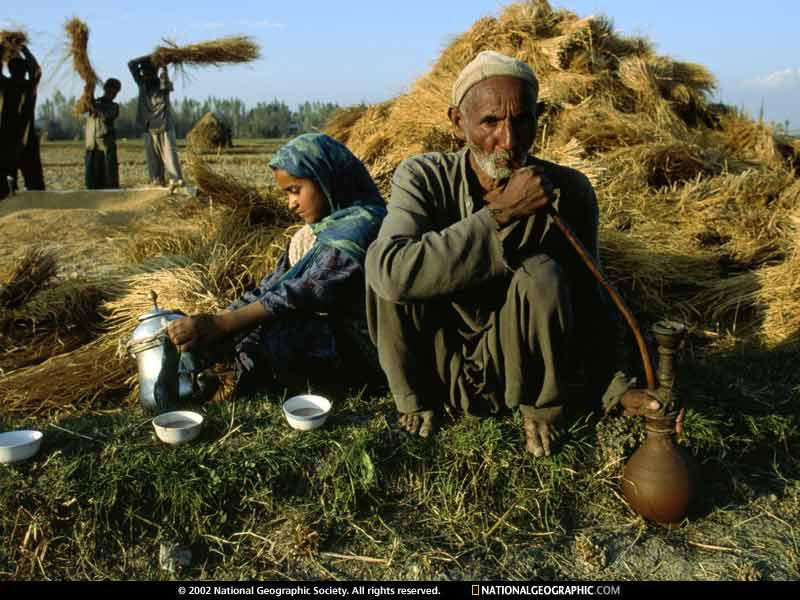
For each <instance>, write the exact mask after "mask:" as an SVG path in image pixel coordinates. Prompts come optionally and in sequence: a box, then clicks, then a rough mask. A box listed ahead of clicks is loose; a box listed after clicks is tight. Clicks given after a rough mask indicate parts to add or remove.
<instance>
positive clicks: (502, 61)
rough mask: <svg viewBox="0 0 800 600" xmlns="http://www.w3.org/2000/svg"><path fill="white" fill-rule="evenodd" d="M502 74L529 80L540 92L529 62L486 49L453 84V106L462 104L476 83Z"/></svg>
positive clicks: (464, 69)
mask: <svg viewBox="0 0 800 600" xmlns="http://www.w3.org/2000/svg"><path fill="white" fill-rule="evenodd" d="M502 75H507V76H509V77H516V78H517V79H522V80H523V81H527V82H529V83H530V84H531V85H533V89H534V90H535V93H536V94H537V95H538V94H539V80H538V79H536V75H535V74H534V73H533V69H531V68H530V67H529V66H528V64H527V63H525V62H523V61H521V60H518V59H516V58H511V57H510V56H506V55H505V54H500V53H499V52H495V51H494V50H484V51H483V52H481V53H480V54H478V56H476V57H475V58H474V59H472V62H470V63H469V64H468V65H467V66H466V67H464V68H463V69H462V70H461V73H459V74H458V77H457V78H456V82H455V83H454V84H453V97H452V103H453V106H458V105H459V104H461V101H462V100H463V99H464V96H466V95H467V92H468V91H469V89H470V88H471V87H472V86H473V85H475V84H476V83H479V82H481V81H483V80H484V79H489V77H498V76H502Z"/></svg>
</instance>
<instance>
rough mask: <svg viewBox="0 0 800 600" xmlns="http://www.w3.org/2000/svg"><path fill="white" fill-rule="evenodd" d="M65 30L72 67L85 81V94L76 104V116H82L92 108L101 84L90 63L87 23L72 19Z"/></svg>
mask: <svg viewBox="0 0 800 600" xmlns="http://www.w3.org/2000/svg"><path fill="white" fill-rule="evenodd" d="M64 29H65V30H66V32H67V38H68V39H69V54H70V56H71V57H72V66H73V67H74V68H75V71H77V73H78V75H79V76H80V78H81V79H82V80H83V94H81V97H80V98H78V101H77V102H76V103H75V114H76V115H82V114H85V113H87V112H89V110H90V109H91V108H92V100H94V90H95V88H96V87H97V86H98V84H99V83H100V78H99V77H98V76H97V73H96V72H95V70H94V68H93V67H92V63H91V62H90V61H89V53H88V51H87V47H88V45H89V28H88V27H87V26H86V23H84V22H83V21H81V20H80V19H78V18H72V19H70V20H69V21H67V23H66V25H65V26H64Z"/></svg>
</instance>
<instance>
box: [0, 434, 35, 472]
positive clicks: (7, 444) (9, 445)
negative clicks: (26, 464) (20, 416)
mask: <svg viewBox="0 0 800 600" xmlns="http://www.w3.org/2000/svg"><path fill="white" fill-rule="evenodd" d="M41 445H42V432H41V431H34V430H31V429H21V430H19V431H9V432H7V433H0V463H4V464H8V463H15V462H19V461H21V460H25V459H26V458H30V457H31V456H33V455H34V454H36V453H37V452H38V451H39V446H41Z"/></svg>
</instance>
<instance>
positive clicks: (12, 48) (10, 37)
mask: <svg viewBox="0 0 800 600" xmlns="http://www.w3.org/2000/svg"><path fill="white" fill-rule="evenodd" d="M27 43H28V36H27V35H26V34H25V32H24V31H6V30H4V29H0V46H2V50H3V52H2V56H0V60H2V62H4V63H7V62H8V61H9V60H11V59H12V58H14V57H15V56H16V55H17V54H18V53H19V51H20V50H21V49H22V47H23V46H24V45H26V44H27Z"/></svg>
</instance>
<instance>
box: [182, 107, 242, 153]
mask: <svg viewBox="0 0 800 600" xmlns="http://www.w3.org/2000/svg"><path fill="white" fill-rule="evenodd" d="M186 142H187V143H188V144H189V146H190V147H191V149H192V150H194V151H195V152H200V151H210V150H219V149H220V148H230V147H232V146H233V138H232V136H231V130H230V128H228V127H227V126H226V125H224V124H223V123H222V122H221V121H220V120H219V119H218V118H217V116H216V115H215V114H214V113H212V112H207V113H206V114H204V115H203V116H202V118H201V119H200V120H199V121H197V123H195V125H194V127H192V129H191V130H190V131H189V133H187V134H186Z"/></svg>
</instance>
